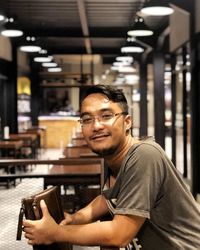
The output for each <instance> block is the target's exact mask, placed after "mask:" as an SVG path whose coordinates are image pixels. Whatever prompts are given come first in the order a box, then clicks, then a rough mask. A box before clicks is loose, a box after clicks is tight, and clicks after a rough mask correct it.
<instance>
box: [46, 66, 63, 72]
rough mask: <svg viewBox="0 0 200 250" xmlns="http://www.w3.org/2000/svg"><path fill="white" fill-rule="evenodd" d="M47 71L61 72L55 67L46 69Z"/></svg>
mask: <svg viewBox="0 0 200 250" xmlns="http://www.w3.org/2000/svg"><path fill="white" fill-rule="evenodd" d="M47 71H48V72H61V71H62V69H61V68H60V67H57V68H48V69H47Z"/></svg>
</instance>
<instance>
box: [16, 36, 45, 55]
mask: <svg viewBox="0 0 200 250" xmlns="http://www.w3.org/2000/svg"><path fill="white" fill-rule="evenodd" d="M41 49H42V48H41V47H40V46H38V45H36V43H35V37H30V36H28V37H27V38H26V44H25V45H22V46H20V50H21V51H23V52H30V53H33V52H39V51H40V50H41Z"/></svg>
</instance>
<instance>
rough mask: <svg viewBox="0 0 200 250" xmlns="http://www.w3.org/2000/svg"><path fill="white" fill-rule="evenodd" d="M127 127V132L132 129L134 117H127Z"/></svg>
mask: <svg viewBox="0 0 200 250" xmlns="http://www.w3.org/2000/svg"><path fill="white" fill-rule="evenodd" d="M125 126H126V131H128V130H130V129H131V127H132V117H131V116H130V115H126V117H125Z"/></svg>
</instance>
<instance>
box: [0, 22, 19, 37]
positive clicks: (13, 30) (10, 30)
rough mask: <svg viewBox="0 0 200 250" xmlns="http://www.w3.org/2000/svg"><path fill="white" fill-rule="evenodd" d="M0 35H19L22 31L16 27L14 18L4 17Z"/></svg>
mask: <svg viewBox="0 0 200 250" xmlns="http://www.w3.org/2000/svg"><path fill="white" fill-rule="evenodd" d="M1 35H2V36H5V37H20V36H22V35H23V31H22V30H20V29H19V28H18V27H17V25H16V23H15V21H14V18H12V17H11V18H7V19H6V22H5V24H4V27H3V30H2V31H1Z"/></svg>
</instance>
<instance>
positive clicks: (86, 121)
mask: <svg viewBox="0 0 200 250" xmlns="http://www.w3.org/2000/svg"><path fill="white" fill-rule="evenodd" d="M82 121H83V123H91V122H92V118H91V117H88V118H82Z"/></svg>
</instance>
